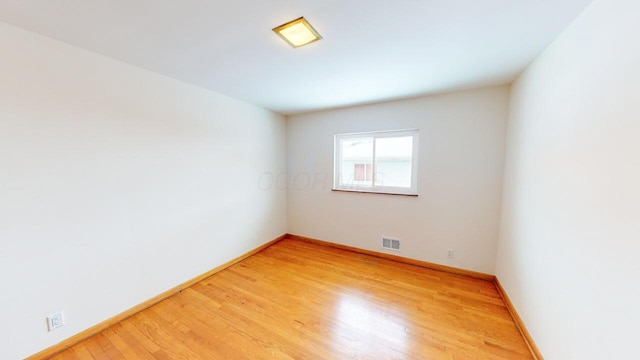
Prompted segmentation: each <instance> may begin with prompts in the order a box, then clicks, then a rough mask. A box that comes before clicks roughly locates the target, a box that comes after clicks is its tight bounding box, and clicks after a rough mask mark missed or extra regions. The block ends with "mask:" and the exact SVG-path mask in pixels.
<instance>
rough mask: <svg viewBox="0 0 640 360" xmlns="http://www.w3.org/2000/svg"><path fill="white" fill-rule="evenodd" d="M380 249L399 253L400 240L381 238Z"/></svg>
mask: <svg viewBox="0 0 640 360" xmlns="http://www.w3.org/2000/svg"><path fill="white" fill-rule="evenodd" d="M382 248H383V249H389V250H395V251H400V240H398V239H392V238H387V237H383V238H382Z"/></svg>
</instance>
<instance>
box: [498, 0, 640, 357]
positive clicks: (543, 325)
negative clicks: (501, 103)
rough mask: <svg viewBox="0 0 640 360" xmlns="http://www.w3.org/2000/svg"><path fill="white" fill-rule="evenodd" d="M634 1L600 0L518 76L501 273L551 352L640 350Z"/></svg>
mask: <svg viewBox="0 0 640 360" xmlns="http://www.w3.org/2000/svg"><path fill="white" fill-rule="evenodd" d="M638 14H640V2H638V1H635V0H633V1H632V0H606V1H605V0H596V1H594V2H593V3H592V5H591V6H590V7H589V8H588V9H587V10H586V11H585V12H584V13H583V15H582V16H581V17H579V18H578V20H577V21H576V22H575V23H574V24H573V25H572V26H571V27H569V28H568V29H567V30H566V31H565V33H564V34H563V35H562V36H561V37H560V38H559V39H558V40H556V42H555V43H554V44H552V45H551V46H550V47H549V48H548V49H547V50H546V51H545V52H544V53H543V54H542V55H541V56H539V58H538V59H537V60H536V61H535V62H534V63H533V64H532V65H531V66H530V67H529V68H528V69H527V70H526V72H525V73H524V74H522V75H521V76H520V78H519V79H518V80H517V81H516V82H515V84H514V85H513V87H512V93H511V110H510V121H509V126H508V141H507V151H506V154H507V159H506V167H505V192H504V202H503V212H502V214H503V215H502V225H501V237H500V245H499V255H498V262H497V275H498V278H499V279H500V281H501V282H502V284H503V285H504V287H505V289H506V291H507V293H508V294H509V296H510V297H511V299H512V300H513V302H514V304H515V306H516V308H517V310H518V312H519V313H520V315H521V316H522V318H523V320H524V322H525V323H526V325H527V327H528V329H529V330H530V332H531V334H532V336H533V338H534V340H535V341H536V343H537V345H538V346H539V348H540V350H541V352H542V354H543V355H544V356H545V357H546V358H547V359H562V360H565V359H581V360H582V359H639V358H640V348H639V347H638V345H637V336H638V328H637V324H638V323H639V322H640V308H639V307H638V304H640V290H639V286H638V284H639V278H640V262H639V261H638V256H639V254H640V101H639V100H640V41H638V38H639V37H640V22H639V21H638Z"/></svg>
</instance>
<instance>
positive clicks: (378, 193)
mask: <svg viewBox="0 0 640 360" xmlns="http://www.w3.org/2000/svg"><path fill="white" fill-rule="evenodd" d="M331 191H337V192H349V193H362V194H377V195H395V196H409V197H418V194H399V193H392V192H384V191H367V190H348V189H331Z"/></svg>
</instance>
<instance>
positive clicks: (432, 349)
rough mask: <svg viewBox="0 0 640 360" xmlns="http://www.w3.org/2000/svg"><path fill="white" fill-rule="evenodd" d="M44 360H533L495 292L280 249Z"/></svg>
mask: <svg viewBox="0 0 640 360" xmlns="http://www.w3.org/2000/svg"><path fill="white" fill-rule="evenodd" d="M51 359H55V360H59V359H83V360H84V359H531V356H530V354H529V351H528V349H527V346H526V345H525V343H524V340H523V339H522V337H521V336H520V334H519V332H518V330H517V328H516V325H515V323H514V322H513V320H512V318H511V317H510V315H509V313H508V311H507V309H506V307H505V305H504V303H503V301H502V299H501V298H500V295H499V294H498V292H497V291H496V289H495V287H494V285H493V283H491V282H487V281H483V280H477V279H471V278H467V277H464V276H460V275H452V274H448V273H444V272H440V271H435V270H429V269H425V268H421V267H417V266H413V265H407V264H401V263H397V262H393V261H390V260H384V259H379V258H375V257H372V256H367V255H362V254H357V253H353V252H349V251H344V250H339V249H335V248H332V247H327V246H323V245H319V244H314V243H309V242H305V241H300V240H293V239H285V240H283V241H280V242H279V243H277V244H275V245H273V246H271V247H269V248H267V249H265V250H263V251H262V252H260V253H258V254H256V255H254V256H252V257H250V258H248V259H245V260H243V261H242V262H240V263H238V264H236V265H233V266H231V267H229V268H228V269H226V270H223V271H221V272H219V273H217V274H216V275H213V276H212V277H210V278H208V279H206V280H204V281H202V282H200V283H198V284H196V285H193V286H192V287H190V288H188V289H186V290H184V291H182V292H181V293H179V294H177V295H175V296H172V297H170V298H168V299H167V300H165V301H162V302H161V303H159V304H157V305H154V306H152V307H151V308H149V309H147V310H145V311H143V312H141V313H139V314H137V315H135V316H133V317H131V318H129V319H127V320H125V321H122V322H120V323H118V324H117V325H115V326H113V327H111V328H109V329H107V330H105V331H104V332H102V333H99V334H97V335H95V336H93V337H91V338H89V339H87V340H85V341H83V342H81V343H79V344H77V345H76V346H73V347H71V348H69V349H68V350H66V351H64V352H62V353H59V354H58V355H56V356H54V357H52V358H51Z"/></svg>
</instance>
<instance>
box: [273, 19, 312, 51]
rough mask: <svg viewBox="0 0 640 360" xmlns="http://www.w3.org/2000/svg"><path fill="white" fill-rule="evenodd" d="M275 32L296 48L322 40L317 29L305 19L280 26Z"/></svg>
mask: <svg viewBox="0 0 640 360" xmlns="http://www.w3.org/2000/svg"><path fill="white" fill-rule="evenodd" d="M273 31H274V32H275V33H276V34H278V35H279V36H280V37H281V38H283V39H284V40H285V41H286V42H288V43H289V45H291V46H293V47H294V48H297V47H300V46H303V45H307V44H310V43H312V42H314V41H318V40H320V39H322V36H320V34H318V32H317V31H316V29H314V28H313V26H311V24H309V23H308V22H307V20H306V19H305V18H304V17H301V18H299V19H295V20H293V21H290V22H288V23H286V24H283V25H280V26H278V27H276V28H274V29H273Z"/></svg>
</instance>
